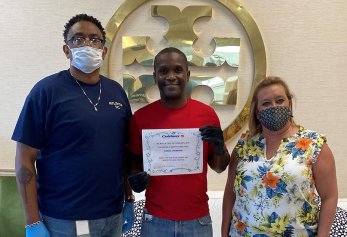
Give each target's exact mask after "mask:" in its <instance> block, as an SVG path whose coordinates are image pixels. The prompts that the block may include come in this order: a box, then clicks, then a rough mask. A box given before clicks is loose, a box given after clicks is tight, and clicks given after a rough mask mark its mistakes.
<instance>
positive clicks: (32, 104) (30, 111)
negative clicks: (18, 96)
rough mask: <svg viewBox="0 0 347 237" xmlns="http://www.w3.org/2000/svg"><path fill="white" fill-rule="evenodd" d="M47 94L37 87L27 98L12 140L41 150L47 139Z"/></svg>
mask: <svg viewBox="0 0 347 237" xmlns="http://www.w3.org/2000/svg"><path fill="white" fill-rule="evenodd" d="M44 94H45V93H44V92H43V90H42V89H41V88H40V87H39V86H37V85H36V86H35V87H34V88H33V89H32V90H31V92H30V93H29V95H28V96H27V98H26V100H25V103H24V106H23V108H22V111H21V113H20V115H19V118H18V121H17V124H16V126H15V129H14V132H13V135H12V140H14V141H17V142H20V143H23V144H26V145H28V146H31V147H34V148H36V149H40V148H41V147H42V146H43V143H44V140H45V139H44V138H45V117H46V115H45V107H46V97H45V95H44Z"/></svg>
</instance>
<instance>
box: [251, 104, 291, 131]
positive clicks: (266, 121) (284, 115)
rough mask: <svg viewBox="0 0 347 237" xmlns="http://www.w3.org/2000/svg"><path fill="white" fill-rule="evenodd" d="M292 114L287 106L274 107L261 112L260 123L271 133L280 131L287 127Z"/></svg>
mask: <svg viewBox="0 0 347 237" xmlns="http://www.w3.org/2000/svg"><path fill="white" fill-rule="evenodd" d="M290 117H292V112H291V111H290V109H289V108H288V107H286V106H274V107H270V108H267V109H264V110H262V111H260V112H259V116H258V120H259V122H260V123H261V124H262V125H263V126H264V127H266V128H267V129H269V130H271V131H278V130H281V129H282V128H284V126H286V124H287V122H288V120H289V118H290Z"/></svg>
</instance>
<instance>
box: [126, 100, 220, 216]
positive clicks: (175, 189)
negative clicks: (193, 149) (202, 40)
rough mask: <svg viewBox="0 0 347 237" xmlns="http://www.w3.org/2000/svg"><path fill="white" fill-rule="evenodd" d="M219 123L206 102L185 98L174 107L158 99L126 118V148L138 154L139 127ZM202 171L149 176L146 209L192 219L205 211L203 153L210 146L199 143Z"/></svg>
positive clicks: (193, 126)
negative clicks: (181, 104)
mask: <svg viewBox="0 0 347 237" xmlns="http://www.w3.org/2000/svg"><path fill="white" fill-rule="evenodd" d="M207 125H211V126H220V122H219V119H218V116H217V114H216V113H215V111H214V110H213V108H211V107H210V106H208V105H205V104H203V103H201V102H198V101H196V100H192V99H189V100H188V101H187V103H186V104H185V105H184V106H183V107H181V108H178V109H170V108H167V107H164V106H163V105H162V104H161V102H160V101H156V102H153V103H152V104H149V105H147V106H145V107H143V108H141V109H139V110H137V111H136V112H135V114H134V116H133V117H132V119H131V122H130V151H131V152H132V153H134V154H137V155H141V156H142V129H177V128H200V127H203V126H207ZM203 153H204V154H203V172H202V173H200V174H188V175H164V176H151V179H150V183H149V186H148V187H147V190H146V205H145V207H146V209H147V211H148V213H150V214H152V215H154V216H157V217H160V218H166V219H170V220H193V219H197V218H200V217H203V216H205V215H207V214H208V212H209V208H208V196H207V194H206V192H207V157H208V154H212V153H213V147H211V146H209V145H208V143H207V142H204V144H203Z"/></svg>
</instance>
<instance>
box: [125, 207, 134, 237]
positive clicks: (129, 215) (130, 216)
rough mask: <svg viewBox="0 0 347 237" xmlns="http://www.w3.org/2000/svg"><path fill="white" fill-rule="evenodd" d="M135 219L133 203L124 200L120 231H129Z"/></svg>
mask: <svg viewBox="0 0 347 237" xmlns="http://www.w3.org/2000/svg"><path fill="white" fill-rule="evenodd" d="M134 221H135V212H134V203H132V202H125V203H124V207H123V227H122V233H125V232H127V231H129V230H130V229H131V228H132V227H133V225H134Z"/></svg>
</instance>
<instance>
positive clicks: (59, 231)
mask: <svg viewBox="0 0 347 237" xmlns="http://www.w3.org/2000/svg"><path fill="white" fill-rule="evenodd" d="M42 219H43V222H44V223H45V226H46V227H47V229H48V231H49V233H50V235H51V237H76V236H77V230H76V221H73V220H61V219H56V218H53V217H49V216H45V215H42ZM88 225H89V233H90V234H89V236H90V237H120V236H121V234H122V225H123V217H122V213H120V214H117V215H113V216H110V217H106V218H101V219H95V220H89V221H88ZM82 236H88V235H82Z"/></svg>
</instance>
